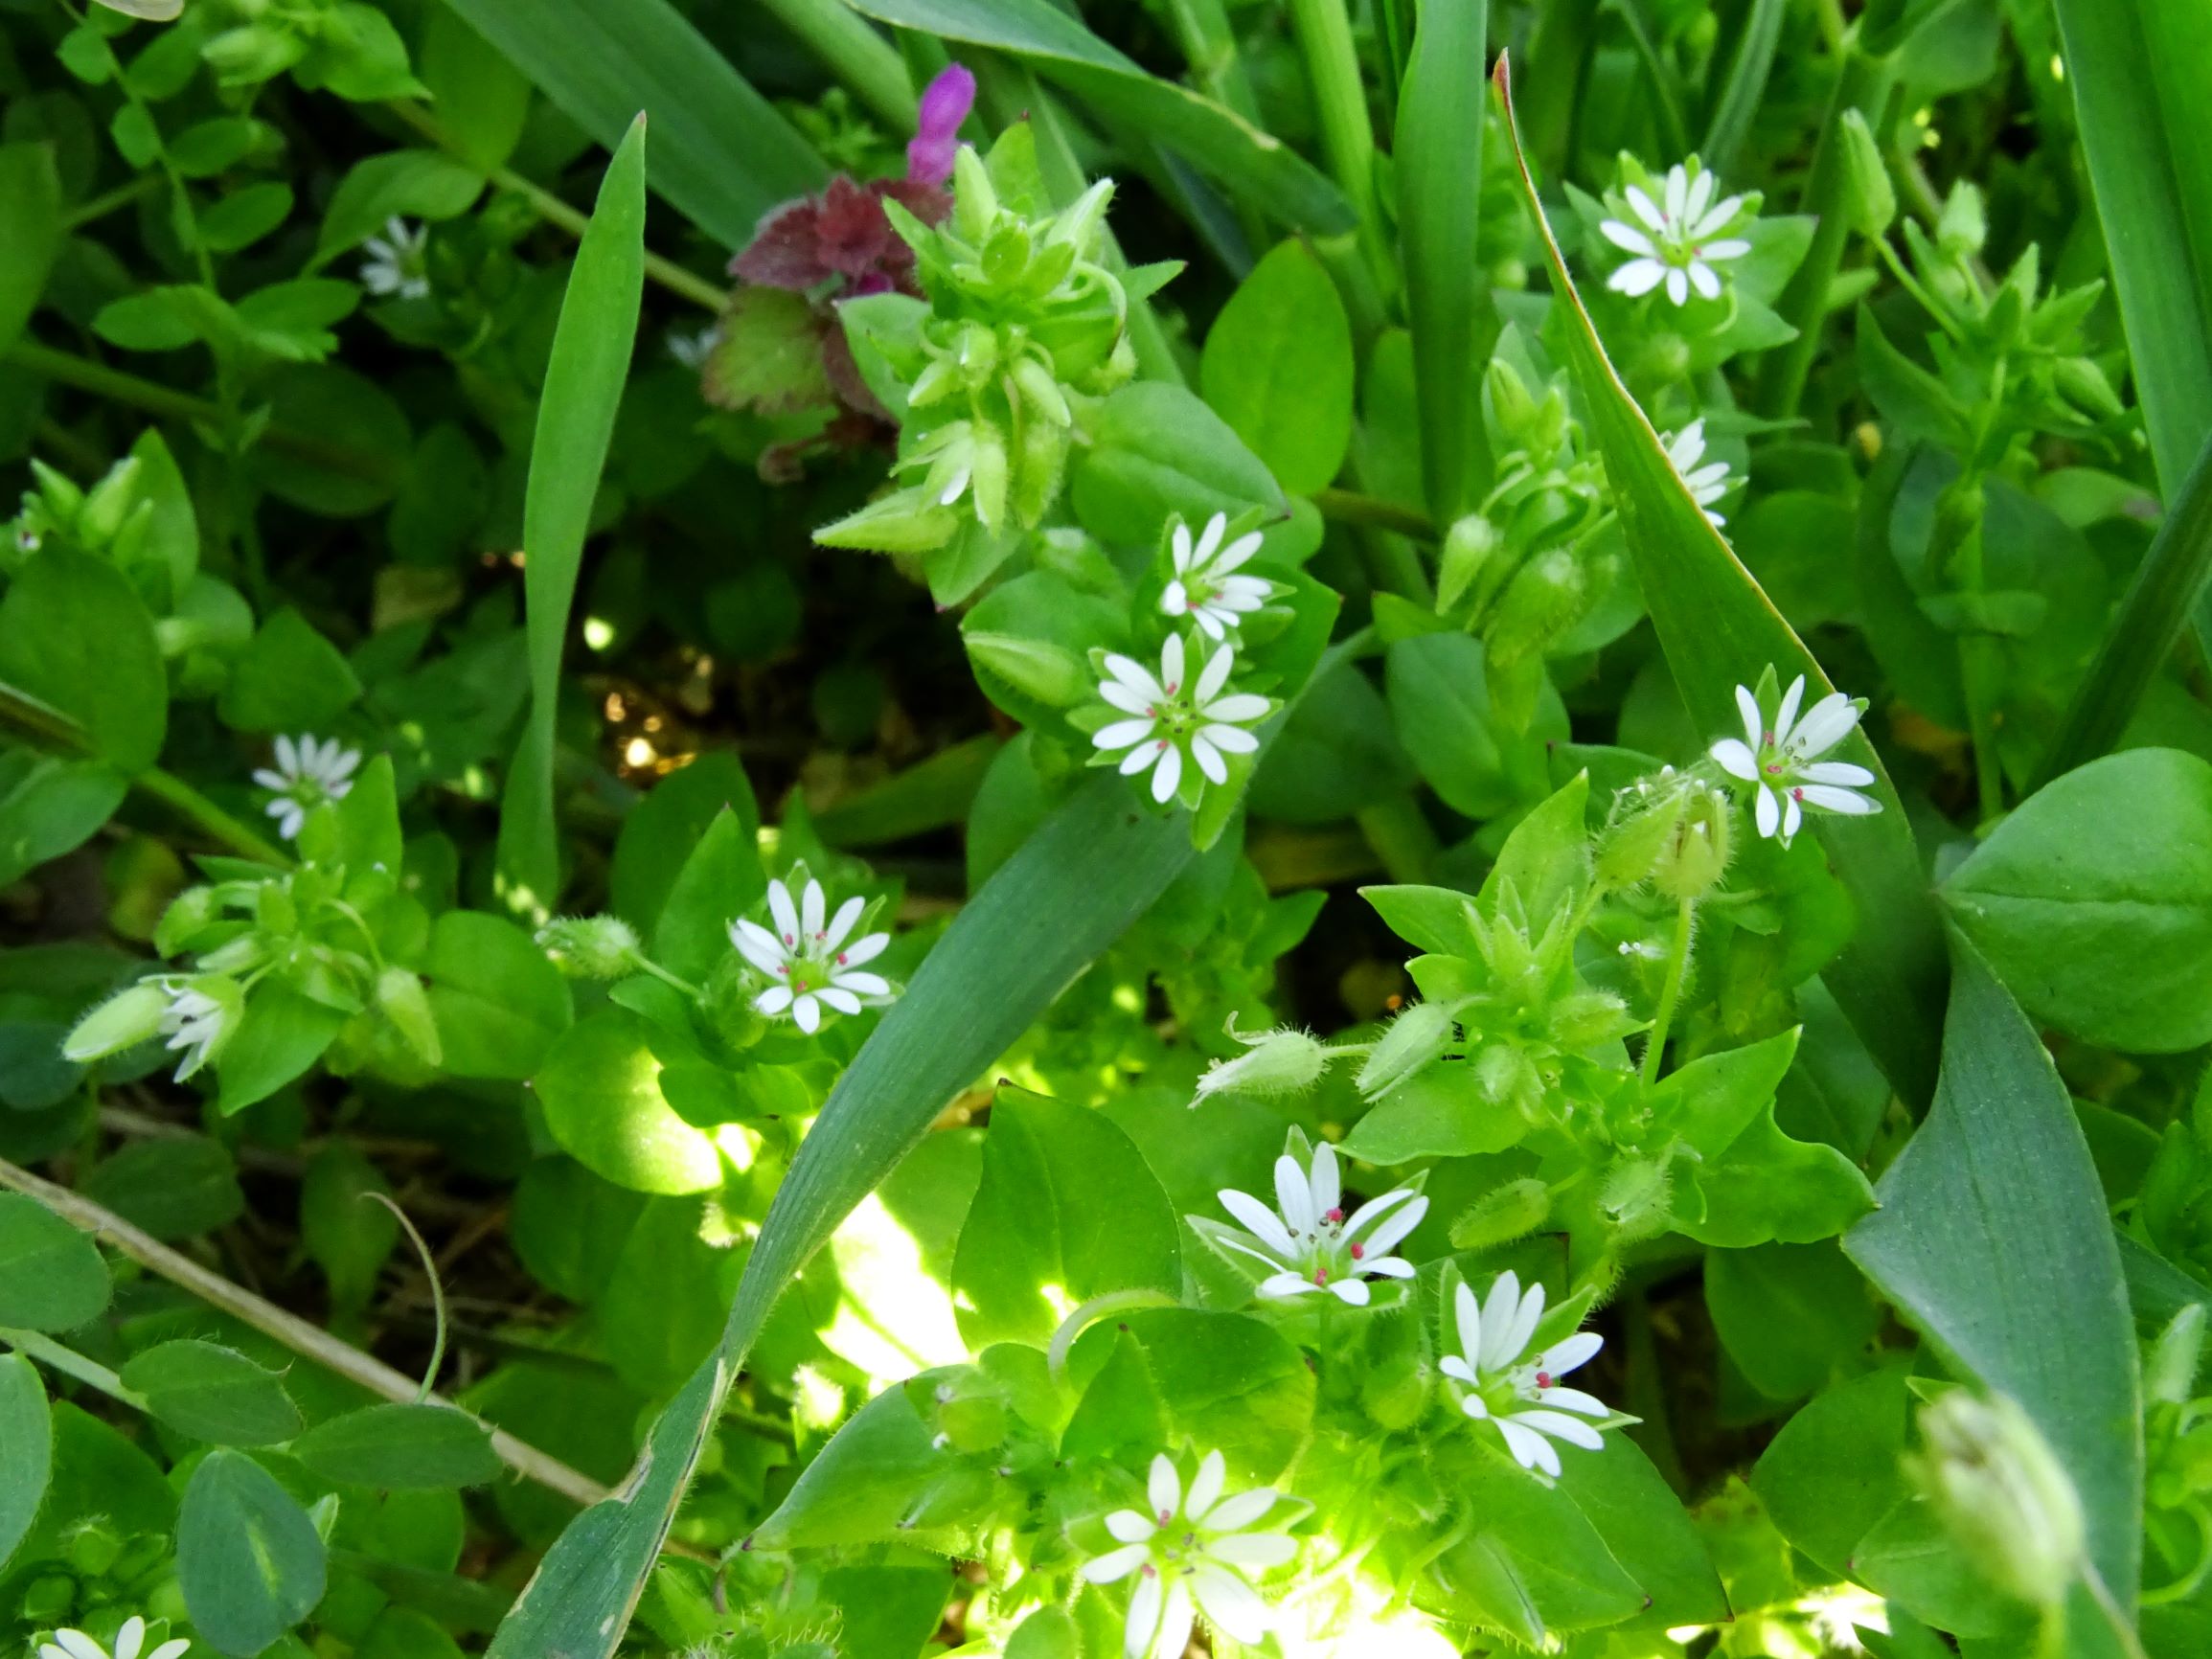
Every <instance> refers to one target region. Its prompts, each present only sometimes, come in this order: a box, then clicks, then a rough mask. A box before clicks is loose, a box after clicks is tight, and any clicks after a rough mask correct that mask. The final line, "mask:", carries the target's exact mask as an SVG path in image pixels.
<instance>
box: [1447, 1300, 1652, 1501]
mask: <svg viewBox="0 0 2212 1659" xmlns="http://www.w3.org/2000/svg"><path fill="white" fill-rule="evenodd" d="M1452 1311H1453V1314H1454V1316H1455V1323H1456V1324H1457V1326H1458V1333H1459V1350H1460V1351H1459V1352H1457V1353H1449V1354H1446V1355H1445V1357H1444V1360H1443V1362H1442V1364H1441V1365H1440V1366H1439V1368H1438V1369H1440V1370H1441V1371H1442V1372H1443V1373H1444V1375H1447V1376H1448V1377H1450V1378H1452V1379H1453V1380H1454V1381H1456V1382H1460V1383H1464V1384H1465V1385H1466V1386H1467V1389H1468V1392H1467V1393H1466V1394H1465V1395H1463V1396H1462V1397H1461V1398H1460V1402H1459V1406H1460V1409H1461V1410H1462V1411H1464V1412H1466V1413H1467V1415H1468V1416H1469V1417H1471V1418H1473V1419H1474V1420H1476V1421H1478V1422H1483V1421H1488V1422H1494V1423H1495V1424H1496V1425H1497V1431H1498V1433H1499V1434H1501V1435H1503V1436H1504V1437H1505V1447H1506V1450H1508V1451H1509V1452H1511V1453H1513V1459H1514V1462H1516V1463H1517V1464H1519V1465H1520V1466H1521V1467H1522V1468H1524V1469H1537V1470H1540V1471H1541V1472H1542V1473H1544V1474H1547V1475H1551V1476H1554V1477H1555V1478H1556V1477H1557V1476H1558V1474H1559V1472H1560V1454H1559V1450H1558V1448H1557V1447H1555V1446H1554V1445H1553V1444H1552V1442H1553V1441H1555V1440H1563V1441H1565V1442H1566V1443H1568V1444H1569V1445H1579V1446H1582V1447H1584V1448H1585V1450H1588V1451H1596V1450H1598V1449H1599V1448H1600V1447H1601V1446H1603V1445H1604V1444H1605V1441H1604V1440H1603V1439H1602V1438H1601V1437H1600V1435H1599V1434H1598V1431H1597V1430H1596V1429H1594V1428H1592V1427H1591V1426H1590V1425H1589V1424H1588V1423H1586V1422H1585V1421H1583V1419H1584V1418H1585V1417H1596V1418H1604V1417H1610V1416H1611V1415H1612V1413H1611V1411H1610V1410H1609V1409H1608V1406H1607V1405H1606V1403H1605V1401H1603V1400H1601V1399H1599V1398H1596V1397H1595V1396H1594V1395H1587V1394H1584V1393H1583V1392H1582V1391H1581V1390H1579V1389H1572V1388H1562V1387H1561V1386H1560V1385H1559V1379H1560V1378H1561V1377H1562V1375H1565V1374H1566V1373H1568V1372H1570V1371H1572V1370H1574V1369H1575V1367H1577V1366H1579V1365H1585V1364H1587V1363H1588V1362H1589V1359H1590V1357H1591V1356H1592V1355H1593V1354H1595V1353H1596V1352H1598V1350H1599V1349H1600V1348H1602V1347H1604V1346H1605V1338H1603V1337H1602V1336H1599V1335H1598V1334H1597V1333H1596V1332H1594V1331H1589V1330H1578V1331H1577V1332H1575V1334H1574V1335H1572V1336H1570V1337H1568V1338H1567V1339H1566V1340H1565V1341H1563V1342H1558V1343H1554V1344H1553V1345H1552V1346H1551V1347H1549V1348H1547V1349H1544V1350H1543V1351H1542V1352H1539V1353H1530V1352H1528V1345H1529V1341H1530V1339H1531V1338H1532V1337H1534V1336H1535V1335H1536V1328H1537V1322H1538V1321H1539V1320H1540V1319H1542V1318H1543V1286H1542V1285H1541V1284H1532V1285H1530V1286H1529V1288H1528V1293H1527V1294H1526V1295H1523V1294H1522V1293H1521V1288H1520V1281H1519V1279H1517V1278H1516V1276H1515V1275H1514V1274H1513V1273H1511V1272H1505V1273H1500V1274H1499V1275H1498V1276H1497V1278H1496V1280H1495V1281H1494V1283H1493V1284H1492V1285H1491V1287H1490V1300H1489V1302H1488V1303H1487V1304H1479V1305H1478V1304H1477V1303H1476V1301H1475V1299H1474V1292H1473V1291H1472V1290H1471V1289H1470V1288H1469V1287H1468V1286H1467V1285H1466V1284H1461V1285H1460V1286H1459V1288H1458V1291H1457V1293H1456V1294H1455V1295H1454V1297H1453V1299H1452ZM1449 1334H1450V1333H1449V1332H1447V1338H1448V1337H1449ZM1569 1413H1573V1414H1575V1415H1573V1416H1570V1415H1568V1414H1569Z"/></svg>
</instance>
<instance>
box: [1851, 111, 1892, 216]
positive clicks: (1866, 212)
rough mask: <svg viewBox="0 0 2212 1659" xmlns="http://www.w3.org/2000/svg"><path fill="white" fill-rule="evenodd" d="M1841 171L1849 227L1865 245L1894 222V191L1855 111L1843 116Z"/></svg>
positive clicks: (1870, 133) (1870, 135)
mask: <svg viewBox="0 0 2212 1659" xmlns="http://www.w3.org/2000/svg"><path fill="white" fill-rule="evenodd" d="M1843 169H1844V175H1845V178H1846V180H1847V181H1848V184H1849V192H1850V193H1849V197H1848V199H1849V201H1850V204H1851V226H1852V229H1854V230H1856V231H1857V232H1858V233H1859V235H1860V236H1862V237H1864V238H1866V239H1868V240H1869V241H1874V240H1879V239H1881V237H1882V236H1884V235H1886V234H1887V233H1888V230H1889V227H1890V225H1891V224H1892V223H1894V222H1895V221H1896V218H1897V190H1896V187H1895V186H1893V185H1892V184H1891V183H1890V182H1889V169H1888V167H1887V166H1886V165H1885V164H1884V163H1883V161H1882V159H1881V145H1879V144H1877V143H1876V142H1875V141H1874V129H1873V128H1872V127H1870V126H1868V125H1866V117H1865V116H1864V115H1863V114H1861V113H1860V112H1859V111H1858V110H1856V109H1852V110H1847V111H1845V112H1844V116H1843Z"/></svg>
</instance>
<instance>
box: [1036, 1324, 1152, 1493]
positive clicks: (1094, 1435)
mask: <svg viewBox="0 0 2212 1659" xmlns="http://www.w3.org/2000/svg"><path fill="white" fill-rule="evenodd" d="M1167 1409H1168V1408H1167V1406H1166V1404H1165V1402H1163V1401H1162V1400H1161V1398H1160V1390H1159V1385H1158V1384H1157V1383H1155V1382H1153V1381H1152V1366H1151V1365H1150V1363H1148V1362H1147V1361H1146V1359H1145V1350H1144V1345H1143V1344H1142V1343H1140V1342H1139V1341H1137V1339H1136V1338H1135V1337H1133V1336H1131V1335H1130V1334H1129V1332H1128V1331H1126V1330H1121V1331H1117V1332H1116V1333H1115V1340H1114V1348H1113V1352H1111V1353H1109V1354H1108V1355H1106V1363H1105V1364H1104V1365H1102V1366H1100V1367H1099V1369H1098V1375H1095V1376H1093V1377H1092V1378H1091V1379H1090V1382H1089V1384H1088V1386H1086V1387H1085V1388H1084V1389H1083V1398H1081V1399H1079V1400H1078V1401H1077V1402H1076V1408H1075V1415H1074V1416H1073V1417H1071V1418H1069V1419H1068V1420H1067V1427H1066V1429H1065V1430H1063V1431H1062V1432H1061V1434H1060V1456H1061V1457H1063V1458H1092V1457H1095V1458H1112V1459H1115V1460H1118V1461H1120V1462H1123V1463H1126V1464H1128V1465H1129V1466H1131V1467H1132V1468H1138V1467H1142V1466H1144V1465H1145V1464H1147V1463H1149V1462H1150V1461H1151V1460H1152V1454H1153V1453H1154V1452H1156V1451H1158V1450H1159V1448H1160V1447H1161V1446H1163V1445H1166V1444H1167V1443H1168V1420H1167Z"/></svg>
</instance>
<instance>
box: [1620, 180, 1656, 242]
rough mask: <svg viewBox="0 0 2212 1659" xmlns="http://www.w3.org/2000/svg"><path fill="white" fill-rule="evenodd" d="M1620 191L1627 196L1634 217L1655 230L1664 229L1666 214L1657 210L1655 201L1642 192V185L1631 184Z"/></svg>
mask: <svg viewBox="0 0 2212 1659" xmlns="http://www.w3.org/2000/svg"><path fill="white" fill-rule="evenodd" d="M1622 194H1623V195H1624V196H1625V197H1627V198H1628V203H1629V207H1630V210H1631V211H1632V212H1633V213H1634V214H1635V216H1636V217H1638V218H1640V219H1642V220H1643V221H1644V223H1646V224H1647V225H1649V226H1651V228H1652V229H1653V230H1655V231H1661V232H1663V231H1665V230H1666V228H1667V216H1666V215H1665V214H1663V213H1661V212H1660V211H1659V209H1658V204H1657V203H1655V202H1653V200H1652V198H1651V197H1650V196H1649V195H1647V194H1645V193H1644V187H1643V186H1642V185H1639V184H1632V185H1630V186H1629V188H1628V189H1627V190H1625V191H1623V192H1622Z"/></svg>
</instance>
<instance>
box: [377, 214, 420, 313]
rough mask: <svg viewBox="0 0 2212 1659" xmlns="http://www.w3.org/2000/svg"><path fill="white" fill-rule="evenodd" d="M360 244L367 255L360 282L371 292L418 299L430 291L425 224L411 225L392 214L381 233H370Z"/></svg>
mask: <svg viewBox="0 0 2212 1659" xmlns="http://www.w3.org/2000/svg"><path fill="white" fill-rule="evenodd" d="M361 247H362V251H363V252H365V253H367V254H368V256H369V259H368V262H367V263H365V264H364V265H362V267H361V286H363V287H364V288H367V289H368V290H369V292H371V293H372V294H379V295H382V294H397V295H399V298H401V299H402V300H420V299H422V298H423V297H425V296H426V295H427V294H428V293H429V292H430V272H429V267H428V264H427V262H426V256H427V255H428V253H429V249H430V227H429V226H428V225H416V226H410V225H409V224H408V223H407V221H406V220H405V219H403V218H399V217H398V216H394V217H392V218H388V219H386V220H385V221H384V234H383V235H382V236H380V237H371V238H370V239H368V240H367V241H365V242H363V243H362V244H361Z"/></svg>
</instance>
